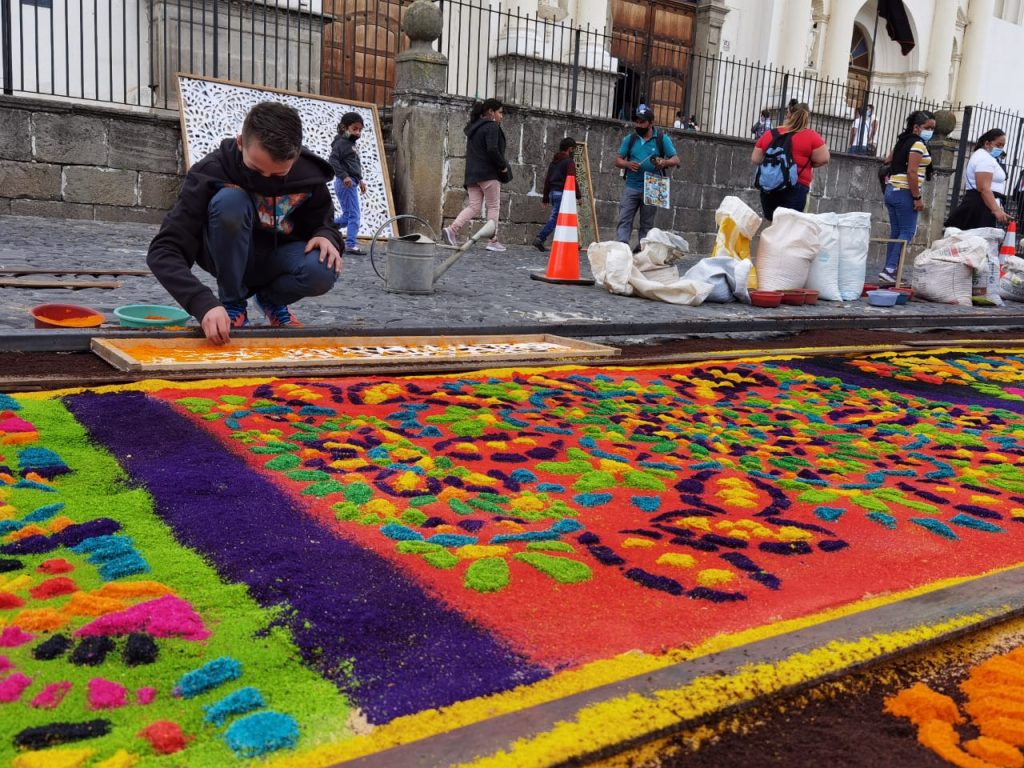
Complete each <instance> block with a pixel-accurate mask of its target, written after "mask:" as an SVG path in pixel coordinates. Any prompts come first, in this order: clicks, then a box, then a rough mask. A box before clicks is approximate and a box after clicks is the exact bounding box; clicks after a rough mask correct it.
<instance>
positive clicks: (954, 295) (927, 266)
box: [913, 234, 988, 307]
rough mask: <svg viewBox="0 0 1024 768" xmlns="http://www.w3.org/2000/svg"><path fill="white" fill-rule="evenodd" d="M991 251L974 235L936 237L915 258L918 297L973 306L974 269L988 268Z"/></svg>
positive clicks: (915, 287) (914, 282)
mask: <svg viewBox="0 0 1024 768" xmlns="http://www.w3.org/2000/svg"><path fill="white" fill-rule="evenodd" d="M987 251H988V246H987V245H986V244H985V241H984V240H983V239H982V238H980V237H975V236H972V235H969V236H964V235H962V234H961V235H955V236H953V237H949V238H944V239H942V240H936V241H935V242H934V243H932V245H931V247H930V248H928V249H926V250H924V251H922V252H921V253H919V254H918V255H917V258H916V259H914V280H913V288H914V296H915V298H916V297H920V298H922V299H928V300H929V301H937V302H941V303H943V304H960V305H963V306H967V307H969V306H971V303H972V302H971V295H972V293H973V289H974V273H975V272H976V271H978V270H981V269H982V268H987V266H988V252H987Z"/></svg>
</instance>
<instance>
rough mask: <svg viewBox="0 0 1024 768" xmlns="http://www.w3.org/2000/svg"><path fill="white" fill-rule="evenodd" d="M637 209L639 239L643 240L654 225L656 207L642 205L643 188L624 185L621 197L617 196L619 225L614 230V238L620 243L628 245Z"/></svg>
mask: <svg viewBox="0 0 1024 768" xmlns="http://www.w3.org/2000/svg"><path fill="white" fill-rule="evenodd" d="M637 211H640V239H641V240H643V239H644V238H645V237H647V233H648V232H650V230H651V228H652V227H653V226H654V214H656V213H657V212H658V208H657V206H654V205H644V191H643V189H637V188H636V187H630V186H628V185H627V186H624V187H623V188H622V197H620V198H619V225H618V227H617V228H616V230H615V239H616V240H618V241H619V242H620V243H626V245H629V241H630V238H632V236H633V220H634V219H635V218H636V213H637Z"/></svg>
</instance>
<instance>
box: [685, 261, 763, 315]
mask: <svg viewBox="0 0 1024 768" xmlns="http://www.w3.org/2000/svg"><path fill="white" fill-rule="evenodd" d="M753 266H754V265H753V263H752V262H751V261H750V259H734V258H732V257H731V256H709V257H708V258H706V259H701V260H700V261H698V262H697V263H696V264H694V265H693V266H692V267H690V268H689V269H688V270H687V271H686V274H684V275H683V278H684V279H689V280H699V281H700V282H703V283H708V284H709V285H711V292H710V293H709V294H708V296H707V298H706V299H705V301H714V302H719V303H725V302H729V301H736V300H739V301H742V302H744V303H746V304H749V303H750V294H749V292H748V291H747V278H748V277H749V276H750V270H751V269H752V268H753Z"/></svg>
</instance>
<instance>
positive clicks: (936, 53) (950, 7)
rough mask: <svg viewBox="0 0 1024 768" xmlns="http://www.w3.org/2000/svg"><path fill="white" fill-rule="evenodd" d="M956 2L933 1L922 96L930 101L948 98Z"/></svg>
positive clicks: (950, 0) (954, 0)
mask: <svg viewBox="0 0 1024 768" xmlns="http://www.w3.org/2000/svg"><path fill="white" fill-rule="evenodd" d="M956 6H957V0H935V11H934V15H933V16H932V32H931V38H930V39H929V40H928V66H927V70H928V79H927V80H925V83H924V96H925V98H926V99H931V100H932V101H944V100H945V99H948V98H949V97H950V95H951V94H950V93H949V68H950V63H951V62H952V60H953V36H954V35H955V34H956Z"/></svg>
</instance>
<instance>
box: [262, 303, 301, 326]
mask: <svg viewBox="0 0 1024 768" xmlns="http://www.w3.org/2000/svg"><path fill="white" fill-rule="evenodd" d="M256 303H257V304H259V305H260V309H261V310H263V314H264V315H266V317H267V322H268V323H270V325H271V327H273V328H301V327H302V323H300V322H299V321H298V320H296V319H295V315H293V314H292V311H291V310H290V309H288V305H287V304H271V303H270V302H268V301H264V300H263V299H261V298H260V297H259V296H257V297H256Z"/></svg>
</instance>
